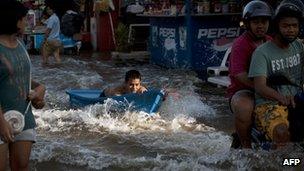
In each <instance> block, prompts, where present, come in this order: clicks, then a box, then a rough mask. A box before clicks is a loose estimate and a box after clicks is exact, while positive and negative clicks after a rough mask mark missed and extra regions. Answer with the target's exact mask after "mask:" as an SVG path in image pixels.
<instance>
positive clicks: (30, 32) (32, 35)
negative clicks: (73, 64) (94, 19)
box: [19, 0, 89, 52]
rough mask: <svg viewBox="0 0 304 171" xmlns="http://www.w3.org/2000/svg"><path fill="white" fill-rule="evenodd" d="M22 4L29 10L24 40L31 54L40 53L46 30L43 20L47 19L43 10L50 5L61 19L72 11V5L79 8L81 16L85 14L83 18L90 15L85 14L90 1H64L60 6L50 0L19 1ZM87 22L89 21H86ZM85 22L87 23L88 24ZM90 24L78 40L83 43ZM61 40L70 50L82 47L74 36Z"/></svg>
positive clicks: (64, 37)
mask: <svg viewBox="0 0 304 171" xmlns="http://www.w3.org/2000/svg"><path fill="white" fill-rule="evenodd" d="M19 1H20V2H22V3H23V4H24V5H25V6H26V7H27V8H28V9H29V11H28V14H27V16H26V20H27V25H26V29H25V34H24V36H23V37H24V40H25V43H26V47H27V49H28V50H30V51H31V52H35V51H36V52H38V51H39V49H40V47H41V44H42V42H43V40H44V33H45V30H46V27H45V25H44V24H43V22H42V21H43V20H45V19H46V18H44V17H45V16H44V14H43V10H44V9H45V7H46V5H47V4H48V3H51V4H52V5H53V6H54V9H55V11H56V14H57V16H59V18H61V17H62V15H63V14H65V12H66V11H67V10H69V9H71V6H72V5H71V4H73V5H74V6H73V7H75V6H77V7H78V8H79V13H80V14H84V15H83V16H84V17H86V15H89V14H87V13H85V9H86V8H85V6H86V5H87V4H88V2H89V0H70V1H64V3H63V2H62V4H60V5H55V4H57V1H54V0H52V1H49V0H19ZM86 21H88V20H87V19H86ZM86 21H85V23H87V22H86ZM87 25H88V24H84V29H83V32H82V33H81V34H80V36H78V37H80V38H79V39H77V40H81V41H83V40H84V39H83V38H84V37H86V35H87V33H86V30H88V29H89V28H87ZM60 39H61V42H62V44H63V47H64V48H70V47H77V48H78V50H79V48H80V47H78V46H79V42H78V41H76V39H75V40H74V36H73V38H72V37H67V36H64V35H63V34H61V35H60Z"/></svg>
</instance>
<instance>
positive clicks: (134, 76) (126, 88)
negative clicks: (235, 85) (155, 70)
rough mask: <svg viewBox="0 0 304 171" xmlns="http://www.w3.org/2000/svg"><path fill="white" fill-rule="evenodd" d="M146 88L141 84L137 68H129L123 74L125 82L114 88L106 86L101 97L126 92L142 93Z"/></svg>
mask: <svg viewBox="0 0 304 171" xmlns="http://www.w3.org/2000/svg"><path fill="white" fill-rule="evenodd" d="M145 91H147V88H146V87H144V86H142V85H141V74H140V73H139V71H137V70H130V71H128V72H127V73H126V75H125V82H124V83H123V84H122V85H119V86H117V87H114V88H106V89H105V90H104V91H103V93H101V95H100V96H101V97H105V96H120V95H123V94H127V93H143V92H145Z"/></svg>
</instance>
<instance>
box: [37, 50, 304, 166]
mask: <svg viewBox="0 0 304 171" xmlns="http://www.w3.org/2000/svg"><path fill="white" fill-rule="evenodd" d="M32 63H33V77H34V79H35V80H37V81H39V82H42V83H43V84H45V85H46V87H47V92H46V103H47V105H46V107H45V108H44V109H42V110H34V111H33V112H34V115H35V117H36V122H37V132H38V140H37V143H35V144H34V147H33V150H32V154H31V170H45V171H48V170H72V171H80V170H81V171H82V170H111V171H112V170H113V171H116V170H117V171H120V170H155V171H158V170H170V171H171V170H172V171H176V170H181V171H184V170H185V171H188V170H195V171H197V170H286V169H287V170H288V169H290V170H292V169H296V170H301V169H303V168H304V167H303V164H302V166H301V168H300V167H297V168H292V167H287V168H286V167H282V161H283V159H284V158H301V159H302V161H304V155H303V151H301V149H300V148H298V147H297V146H295V145H290V147H288V148H287V149H286V150H281V151H271V152H267V151H257V150H232V149H230V144H231V137H230V134H231V132H232V131H233V124H234V123H233V115H232V114H231V112H230V111H229V108H228V104H227V101H228V99H227V98H225V97H224V89H221V88H215V87H212V86H210V85H206V84H205V83H204V82H203V81H202V80H200V79H199V78H198V77H197V76H196V73H194V72H191V71H184V70H172V69H165V68H161V67H159V66H155V65H152V64H149V61H148V60H145V59H143V60H132V59H129V60H125V61H124V60H115V59H113V60H97V59H95V58H79V57H74V58H72V57H64V58H63V62H62V65H61V66H47V67H41V65H40V63H41V59H40V57H39V56H32ZM130 69H137V70H139V71H140V72H141V74H142V81H143V84H144V85H146V86H147V87H148V88H158V89H161V88H165V89H166V90H168V91H169V92H170V93H169V96H168V97H167V99H166V100H165V101H164V102H163V103H162V106H161V107H160V110H159V117H156V118H151V117H148V116H147V115H146V114H145V113H143V112H136V113H135V112H131V111H129V110H123V111H122V110H118V109H117V110H116V109H115V108H113V104H114V102H113V101H111V100H108V101H107V102H106V103H105V104H96V105H93V106H89V107H86V108H84V109H78V110H73V109H70V107H69V98H68V95H67V94H66V93H65V91H66V90H67V89H73V88H92V89H104V88H106V87H108V86H112V85H117V84H118V83H121V82H123V81H124V74H125V72H126V71H128V70H130ZM302 163H303V162H302Z"/></svg>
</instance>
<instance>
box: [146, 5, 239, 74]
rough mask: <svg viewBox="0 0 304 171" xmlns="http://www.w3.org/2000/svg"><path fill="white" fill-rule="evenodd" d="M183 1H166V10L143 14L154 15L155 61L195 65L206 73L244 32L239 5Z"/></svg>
mask: <svg viewBox="0 0 304 171" xmlns="http://www.w3.org/2000/svg"><path fill="white" fill-rule="evenodd" d="M217 2H218V3H217ZM164 3H165V2H164ZM180 3H181V2H179V3H177V4H174V5H168V4H167V5H162V7H164V6H170V7H168V10H165V11H164V12H163V11H161V10H158V8H157V9H155V10H156V11H153V8H152V9H151V8H149V12H146V13H145V14H143V15H140V16H142V17H149V19H150V39H149V50H150V52H151V61H152V63H155V64H157V65H161V66H164V67H168V68H182V69H192V70H195V71H197V72H198V73H199V75H200V76H202V77H206V74H205V73H206V69H207V67H209V66H214V65H219V64H220V63H221V61H222V58H223V56H224V53H225V51H226V49H227V48H228V47H230V46H231V45H232V42H233V40H234V39H235V38H236V37H238V36H239V35H240V34H241V32H242V30H241V28H240V27H239V22H240V19H241V15H240V10H239V7H238V6H237V4H236V1H216V4H214V3H215V1H212V2H211V1H205V0H204V1H200V2H195V1H194V2H192V3H191V2H190V1H185V4H184V5H181V4H180ZM206 4H208V5H206ZM155 6H156V7H158V6H159V5H154V6H153V7H155ZM211 8H212V9H211ZM187 11H189V12H187Z"/></svg>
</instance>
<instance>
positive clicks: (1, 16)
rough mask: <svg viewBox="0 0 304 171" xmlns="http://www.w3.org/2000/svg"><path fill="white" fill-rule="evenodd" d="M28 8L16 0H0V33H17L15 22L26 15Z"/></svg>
mask: <svg viewBox="0 0 304 171" xmlns="http://www.w3.org/2000/svg"><path fill="white" fill-rule="evenodd" d="M27 11H28V9H27V8H26V7H24V6H23V4H22V3H21V2H17V1H16V0H0V21H1V23H2V25H1V27H0V35H12V34H15V33H18V31H19V28H18V27H17V22H18V21H19V20H21V19H22V18H23V17H25V16H26V14H27Z"/></svg>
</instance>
